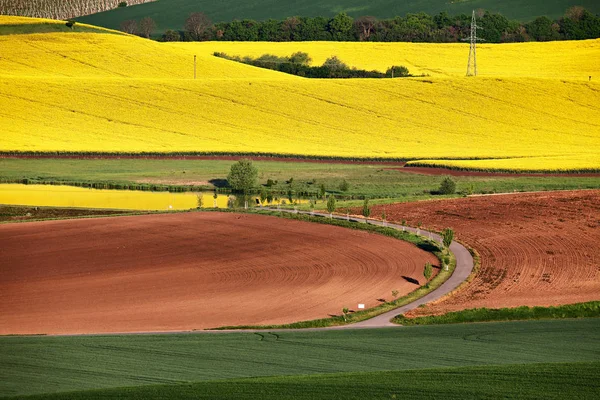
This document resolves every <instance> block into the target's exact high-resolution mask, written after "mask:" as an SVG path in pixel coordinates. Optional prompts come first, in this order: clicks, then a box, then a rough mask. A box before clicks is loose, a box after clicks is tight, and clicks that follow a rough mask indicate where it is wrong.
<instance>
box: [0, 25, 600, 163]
mask: <svg viewBox="0 0 600 400" xmlns="http://www.w3.org/2000/svg"><path fill="white" fill-rule="evenodd" d="M221 45H223V46H224V47H220V46H221ZM251 45H252V44H248V43H240V44H232V43H227V44H224V43H191V44H166V43H156V42H152V41H148V40H144V39H140V38H138V37H134V36H128V35H106V34H96V33H46V34H29V35H8V36H0V47H2V49H3V57H2V58H1V59H0V71H1V72H0V110H2V111H1V112H0V121H1V124H2V126H3V137H2V140H1V141H0V151H4V152H15V151H33V152H106V153H123V152H129V153H140V152H158V153H176V152H204V153H215V152H218V153H270V154H296V155H301V156H321V157H324V156H328V157H349V158H357V157H358V158H394V159H412V160H418V161H419V162H422V163H423V162H428V161H427V160H430V159H431V160H442V161H435V162H436V163H440V162H441V163H446V164H451V165H452V166H455V167H464V166H463V165H462V164H461V165H457V163H459V164H460V163H468V165H467V167H468V168H472V169H496V168H498V169H507V170H513V169H515V170H533V171H544V170H552V171H553V170H567V171H570V170H580V171H583V170H599V169H600V160H599V159H598V157H597V155H598V154H599V153H600V107H598V104H600V86H599V83H597V81H596V80H594V79H593V80H592V81H591V82H589V81H588V79H587V78H586V77H587V76H588V75H593V76H600V67H599V66H598V65H597V64H594V62H593V60H594V59H596V58H597V55H598V50H599V48H600V40H591V41H584V42H561V43H546V44H543V43H531V44H524V45H488V47H486V48H482V51H481V53H480V57H481V65H482V67H481V68H482V72H483V71H485V75H484V76H481V77H477V78H465V77H463V76H462V74H463V72H462V71H463V70H464V61H465V59H466V51H467V49H466V48H464V47H460V46H457V45H426V44H423V45H418V46H417V45H408V44H395V45H389V46H392V47H385V46H384V47H381V46H380V45H379V44H373V43H363V44H337V46H336V45H335V44H331V43H327V44H322V43H302V44H298V48H297V49H298V50H307V51H309V52H310V53H311V54H313V55H314V57H315V60H316V61H319V58H320V57H323V56H324V55H325V54H330V53H331V52H336V54H339V55H340V57H342V58H343V59H345V58H347V60H345V61H347V62H349V63H351V64H356V66H359V67H363V66H365V67H369V68H379V67H381V66H386V65H391V63H392V62H396V61H402V59H404V60H405V61H407V62H406V63H405V64H407V65H409V66H411V68H413V67H414V68H415V69H416V70H415V71H413V72H427V73H430V75H431V76H427V77H421V78H401V79H393V80H390V79H349V80H316V79H312V80H311V79H304V78H299V77H295V76H290V75H285V74H282V73H278V72H275V71H270V70H264V69H258V68H254V67H250V66H247V65H243V64H239V63H235V62H231V61H226V60H224V59H219V58H216V57H214V56H212V55H211V53H212V51H215V50H218V49H220V50H226V51H228V52H231V53H236V54H241V55H246V54H248V53H251V52H252V51H251V50H252V47H251ZM225 46H227V47H225ZM236 46H239V47H236ZM260 46H263V45H262V44H260ZM286 46H287V45H286ZM326 46H335V47H333V48H332V47H326ZM338 46H339V47H338ZM350 46H356V47H350ZM393 46H397V47H393ZM414 46H416V47H414ZM519 46H523V47H521V49H522V50H523V51H522V52H521V54H523V55H522V56H521V57H520V58H516V57H515V54H517V53H518V51H519ZM552 46H558V47H552ZM273 49H274V51H281V52H282V53H284V54H289V51H290V50H291V48H290V47H285V46H284V47H282V48H281V49H278V48H277V46H273ZM255 51H256V52H257V53H260V52H262V51H263V48H259V49H258V50H255ZM554 53H556V54H560V55H561V57H556V56H547V57H546V56H544V54H546V55H548V54H554ZM396 54H399V56H397V55H396ZM193 55H197V57H198V79H196V80H194V79H193ZM353 57H354V58H353ZM394 57H399V58H394ZM372 60H378V61H372ZM573 60H574V61H573ZM486 63H487V66H486ZM520 65H524V66H525V67H523V68H519V66H520ZM534 66H537V68H535V67H534ZM469 159H477V160H469Z"/></svg>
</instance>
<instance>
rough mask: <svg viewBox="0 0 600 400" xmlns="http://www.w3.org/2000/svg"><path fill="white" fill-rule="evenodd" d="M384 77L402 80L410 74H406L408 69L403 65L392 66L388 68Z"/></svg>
mask: <svg viewBox="0 0 600 400" xmlns="http://www.w3.org/2000/svg"><path fill="white" fill-rule="evenodd" d="M385 76H387V77H388V78H404V77H406V76H410V72H408V68H406V67H405V66H403V65H394V66H393V67H390V68H388V70H387V71H386V72H385Z"/></svg>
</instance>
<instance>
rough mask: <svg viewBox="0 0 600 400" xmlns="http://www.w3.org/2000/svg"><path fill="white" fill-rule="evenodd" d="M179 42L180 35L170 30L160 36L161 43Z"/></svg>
mask: <svg viewBox="0 0 600 400" xmlns="http://www.w3.org/2000/svg"><path fill="white" fill-rule="evenodd" d="M180 40H181V35H180V34H179V32H177V31H174V30H172V29H167V31H165V33H164V34H163V35H162V41H163V42H178V41H180Z"/></svg>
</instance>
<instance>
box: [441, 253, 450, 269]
mask: <svg viewBox="0 0 600 400" xmlns="http://www.w3.org/2000/svg"><path fill="white" fill-rule="evenodd" d="M442 261H443V262H444V269H445V270H446V271H448V268H449V267H450V256H449V255H448V254H446V255H445V256H444V257H442Z"/></svg>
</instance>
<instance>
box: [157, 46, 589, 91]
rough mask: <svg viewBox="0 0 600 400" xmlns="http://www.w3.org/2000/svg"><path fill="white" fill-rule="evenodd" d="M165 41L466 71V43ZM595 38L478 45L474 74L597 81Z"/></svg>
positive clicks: (442, 72) (431, 71)
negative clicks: (590, 79)
mask: <svg viewBox="0 0 600 400" xmlns="http://www.w3.org/2000/svg"><path fill="white" fill-rule="evenodd" d="M167 46H172V47H177V48H181V49H185V50H193V51H197V52H198V53H201V52H202V53H204V54H207V55H208V54H212V53H213V52H215V51H220V52H224V53H227V54H229V55H239V56H253V57H258V56H260V55H262V54H265V53H269V54H275V55H278V56H289V55H291V54H292V53H294V52H297V51H303V52H306V53H308V54H309V55H310V56H311V57H312V59H313V65H321V64H323V62H324V61H325V59H327V58H328V57H331V56H333V55H335V56H337V57H339V58H340V59H341V60H342V61H343V62H345V63H346V64H348V65H350V66H353V67H356V68H361V69H366V70H374V69H375V70H378V71H382V72H385V71H386V70H387V68H389V67H391V66H392V65H404V66H405V67H407V68H408V69H409V71H410V72H411V73H412V74H413V75H420V74H426V75H430V76H432V77H444V76H446V77H463V76H465V74H466V72H467V57H468V54H469V44H468V43H449V44H439V43H359V42H283V43H269V42H255V43H252V42H242V43H240V42H203V43H176V44H167ZM598 60H600V40H581V41H570V42H546V43H535V42H532V43H515V44H481V45H478V48H477V62H478V70H479V75H480V76H487V77H510V78H517V77H535V78H552V79H555V78H556V79H569V80H572V79H576V80H585V81H587V80H588V79H589V76H592V77H593V78H594V77H595V78H596V80H597V81H600V62H599V61H598Z"/></svg>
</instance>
